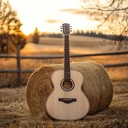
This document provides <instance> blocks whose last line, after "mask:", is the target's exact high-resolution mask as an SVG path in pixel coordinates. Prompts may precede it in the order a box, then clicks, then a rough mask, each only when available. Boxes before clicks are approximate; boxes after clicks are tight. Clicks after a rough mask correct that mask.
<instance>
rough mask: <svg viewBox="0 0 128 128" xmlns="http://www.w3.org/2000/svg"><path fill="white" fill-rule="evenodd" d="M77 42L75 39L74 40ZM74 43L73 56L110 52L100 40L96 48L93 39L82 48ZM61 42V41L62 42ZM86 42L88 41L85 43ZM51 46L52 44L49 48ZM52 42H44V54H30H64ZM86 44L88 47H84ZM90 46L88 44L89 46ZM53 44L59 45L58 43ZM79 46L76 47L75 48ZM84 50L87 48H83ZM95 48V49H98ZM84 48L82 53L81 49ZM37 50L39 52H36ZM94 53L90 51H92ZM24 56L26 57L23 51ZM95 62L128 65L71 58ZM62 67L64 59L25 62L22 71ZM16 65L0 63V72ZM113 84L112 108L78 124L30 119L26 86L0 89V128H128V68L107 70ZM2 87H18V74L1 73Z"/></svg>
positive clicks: (121, 59) (113, 59)
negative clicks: (74, 54) (48, 66)
mask: <svg viewBox="0 0 128 128" xmlns="http://www.w3.org/2000/svg"><path fill="white" fill-rule="evenodd" d="M73 39H74V38H73ZM73 39H72V40H71V41H72V44H71V46H72V47H73V49H72V50H71V53H88V52H95V51H96V52H102V51H104V52H106V51H109V50H110V47H109V46H108V45H107V46H106V45H104V43H103V45H101V42H100V43H99V41H98V40H97V41H96V43H95V45H93V46H92V44H90V43H91V42H92V40H91V39H89V38H88V40H87V38H86V39H83V40H82V41H81V46H80V45H79V46H78V42H80V38H78V39H77V40H75V41H73ZM61 40H62V39H60V40H59V41H61ZM85 40H86V41H85ZM48 42H49V44H47V43H48ZM52 42H53V40H48V39H45V40H44V42H43V44H44V49H45V50H44V51H40V50H39V51H38V53H37V52H36V53H34V52H32V51H31V52H30V54H36V55H40V54H41V55H53V54H55V55H56V54H58V53H59V54H63V45H62V46H61V45H59V46H56V48H60V50H59V51H58V49H54V50H52V49H53V47H54V46H52ZM84 42H86V43H84ZM88 42H89V43H88ZM54 43H57V44H59V42H57V40H56V39H55V40H54ZM76 46H77V47H76ZM84 46H85V47H84ZM95 46H96V47H95ZM80 48H81V49H80ZM37 49H38V48H37ZM90 50H91V51H90ZM22 54H26V53H25V51H22ZM89 60H91V61H95V62H97V63H101V64H106V63H118V62H128V56H127V55H122V56H113V57H111V56H108V57H84V58H72V59H71V61H74V62H84V61H89ZM54 63H56V64H59V63H63V59H50V60H22V64H21V65H22V69H28V68H30V69H31V68H34V69H37V68H38V67H40V66H41V65H44V64H54ZM15 68H16V61H15V60H14V59H0V69H15ZM106 71H107V72H108V74H109V76H110V78H111V80H112V81H113V89H114V95H113V100H112V103H111V104H110V106H109V108H108V109H106V110H104V111H102V112H100V113H98V114H95V115H92V116H86V117H85V118H84V119H82V120H79V121H55V120H51V119H50V118H45V119H44V118H43V115H40V116H39V117H33V116H31V113H30V111H29V108H28V106H27V102H26V86H24V87H22V88H10V89H9V88H3V89H0V128H71V127H73V128H127V127H128V67H120V68H106ZM29 76H30V73H28V74H22V84H23V85H26V81H27V79H28V77H29ZM0 81H1V82H0V86H1V87H3V86H4V87H5V86H6V87H7V86H9V87H16V86H17V82H16V81H17V74H15V73H13V74H12V73H11V74H7V73H4V74H3V73H0Z"/></svg>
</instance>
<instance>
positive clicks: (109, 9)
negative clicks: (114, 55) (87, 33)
mask: <svg viewBox="0 0 128 128" xmlns="http://www.w3.org/2000/svg"><path fill="white" fill-rule="evenodd" d="M83 1H84V5H83V8H84V10H85V13H86V14H87V15H89V16H90V18H91V19H93V20H97V21H100V25H99V26H98V29H100V28H101V30H102V31H106V33H108V32H109V34H110V33H111V34H113V35H114V36H115V38H114V41H115V43H116V44H117V45H118V48H121V47H122V46H123V45H124V44H128V0H86V1H85V0H83ZM125 46H126V45H125Z"/></svg>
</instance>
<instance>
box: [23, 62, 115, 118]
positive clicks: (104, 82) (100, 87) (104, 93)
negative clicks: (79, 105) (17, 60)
mask: <svg viewBox="0 0 128 128" xmlns="http://www.w3.org/2000/svg"><path fill="white" fill-rule="evenodd" d="M60 69H63V65H62V64H56V65H47V66H41V67H40V68H39V69H37V70H36V71H35V72H33V73H32V75H31V76H30V78H29V80H28V82H27V92H26V96H27V103H28V106H29V109H30V111H31V113H32V114H33V115H36V116H42V115H43V117H45V118H46V117H47V114H46V112H45V102H46V99H47V98H48V96H49V95H50V93H51V92H52V90H53V86H52V82H51V76H52V73H53V72H54V71H56V70H60ZM71 69H72V70H76V71H79V72H81V74H82V75H83V78H84V80H83V85H82V89H83V92H84V94H85V95H86V96H87V98H88V100H89V102H90V109H89V113H88V114H94V113H97V112H99V111H101V110H104V109H105V108H107V107H108V106H109V104H110V103H111V100H112V96H113V87H112V82H111V80H110V78H109V76H108V74H107V72H106V71H105V69H104V68H103V67H102V66H101V65H99V64H96V63H94V62H77V63H71Z"/></svg>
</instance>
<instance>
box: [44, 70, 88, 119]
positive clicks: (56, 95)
mask: <svg viewBox="0 0 128 128" xmlns="http://www.w3.org/2000/svg"><path fill="white" fill-rule="evenodd" d="M82 82H83V76H82V75H81V73H80V72H78V71H73V70H71V80H70V84H71V85H69V86H68V85H66V84H68V83H66V82H65V81H64V70H57V71H55V72H54V73H53V75H52V83H53V86H54V90H53V92H52V93H51V95H50V96H49V97H48V99H47V101H46V111H47V113H48V115H49V116H50V117H52V118H54V119H59V120H78V119H81V118H83V117H84V116H85V115H86V114H87V113H88V111H89V101H88V99H87V97H86V96H85V95H84V93H83V91H82ZM64 84H65V85H64Z"/></svg>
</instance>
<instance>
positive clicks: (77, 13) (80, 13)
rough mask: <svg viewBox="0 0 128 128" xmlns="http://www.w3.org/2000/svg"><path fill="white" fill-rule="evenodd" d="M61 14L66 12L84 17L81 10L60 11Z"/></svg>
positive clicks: (83, 12)
mask: <svg viewBox="0 0 128 128" xmlns="http://www.w3.org/2000/svg"><path fill="white" fill-rule="evenodd" d="M59 11H61V12H68V13H72V14H76V15H85V11H84V10H83V9H61V10H59Z"/></svg>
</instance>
